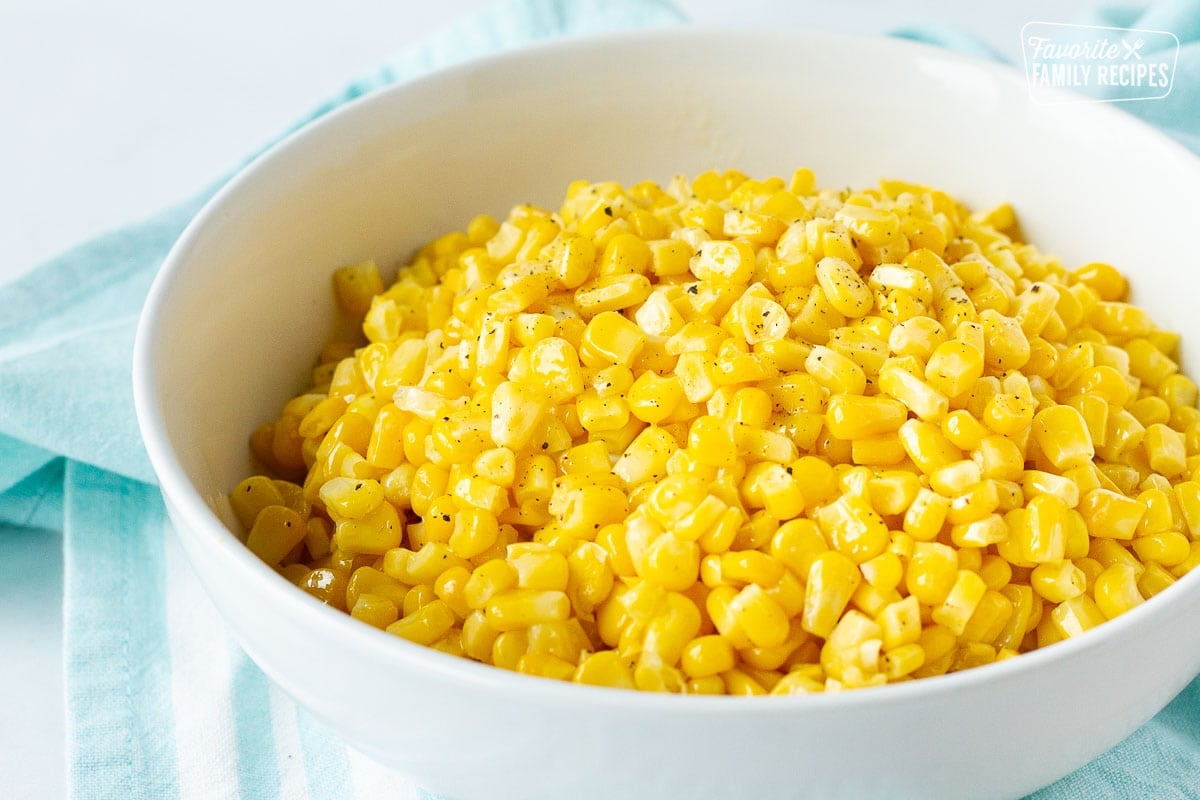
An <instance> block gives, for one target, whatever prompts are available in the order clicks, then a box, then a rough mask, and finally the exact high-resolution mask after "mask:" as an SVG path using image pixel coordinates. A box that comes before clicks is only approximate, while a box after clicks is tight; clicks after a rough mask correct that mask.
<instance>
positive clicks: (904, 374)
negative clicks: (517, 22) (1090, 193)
mask: <svg viewBox="0 0 1200 800" xmlns="http://www.w3.org/2000/svg"><path fill="white" fill-rule="evenodd" d="M1019 236H1020V230H1019V226H1018V225H1017V222H1016V218H1015V216H1014V215H1013V212H1012V209H1011V207H1008V206H1004V205H1001V206H1000V207H998V208H996V209H994V210H992V211H990V212H987V213H979V214H971V213H970V212H969V211H967V210H966V209H964V208H963V207H962V206H961V205H960V204H958V203H957V201H955V200H954V199H953V198H951V197H949V196H947V195H945V194H943V193H941V192H938V191H936V190H932V189H929V188H927V187H922V186H918V185H915V184H905V183H901V182H897V181H885V182H883V183H882V184H881V186H880V188H879V189H871V190H864V191H860V192H834V191H827V190H821V189H818V188H817V187H816V184H815V181H814V179H813V177H812V174H811V173H810V172H808V171H806V170H800V171H797V173H796V174H795V175H794V176H793V177H792V179H791V181H790V183H788V182H785V181H784V180H782V179H778V178H771V179H766V180H755V179H751V178H749V177H747V176H746V175H744V174H742V173H739V172H736V171H727V172H710V173H705V174H704V175H701V176H698V177H697V178H695V179H694V180H691V181H689V180H688V179H686V178H682V177H680V178H676V179H674V180H673V181H672V182H671V183H670V184H669V185H666V186H664V187H659V186H657V185H655V184H653V183H651V182H644V183H641V184H637V185H636V186H632V187H629V188H624V187H621V186H620V185H618V184H616V183H612V182H609V183H598V184H589V183H587V182H584V181H578V182H576V183H574V184H572V185H571V186H570V187H569V189H568V191H567V194H566V197H565V198H564V200H563V203H562V205H561V206H560V207H559V208H558V209H557V210H552V209H538V208H535V207H533V206H527V205H522V206H517V207H516V208H514V209H513V210H512V212H511V213H510V214H509V216H508V217H507V219H505V220H493V219H491V218H489V217H486V216H481V217H478V218H476V219H475V220H472V221H471V222H470V224H469V225H468V226H467V227H466V229H465V231H462V232H455V233H449V234H446V235H444V236H441V237H439V238H438V239H435V240H434V241H432V242H430V243H429V244H428V245H426V246H425V247H423V248H421V249H420V250H419V251H418V252H417V254H416V256H415V257H414V259H413V261H412V263H410V264H408V265H406V266H404V267H402V268H401V269H400V271H399V275H398V278H397V280H396V281H395V283H394V284H393V285H392V286H391V287H389V288H386V289H385V288H384V286H383V281H382V278H381V276H380V274H379V270H378V268H376V267H375V265H374V264H372V263H370V262H363V263H361V264H357V265H352V266H350V267H345V268H343V269H341V270H339V271H338V272H337V274H336V275H335V278H334V287H335V294H336V297H337V299H338V302H339V304H340V305H341V307H342V309H343V311H345V312H346V313H347V314H349V315H350V316H351V317H352V318H353V319H355V320H356V323H355V324H359V325H360V326H361V330H362V332H363V334H365V336H366V341H367V344H366V345H365V346H361V347H360V346H357V345H355V344H352V343H348V342H339V343H335V344H333V345H330V346H329V347H327V348H326V349H325V350H324V351H323V352H322V354H321V357H320V359H319V362H320V366H319V367H318V368H317V369H316V370H314V371H313V375H312V380H313V383H314V385H313V386H312V387H310V388H309V389H308V390H306V391H305V392H303V393H302V394H300V395H297V396H296V397H295V398H293V399H292V400H290V401H289V402H288V403H286V404H285V405H284V407H283V409H282V411H281V413H280V415H279V417H278V419H277V420H275V421H273V422H269V423H267V424H265V425H263V426H261V427H260V428H259V429H257V430H256V431H255V432H254V433H253V435H252V436H251V450H252V453H253V454H254V456H255V457H256V458H257V459H259V460H260V461H261V463H262V464H263V466H264V467H266V468H269V469H273V470H278V471H279V472H280V477H281V478H286V480H282V479H279V480H272V479H270V478H267V477H264V476H256V477H254V478H251V479H248V480H247V481H244V482H243V483H241V484H239V485H238V486H237V487H236V488H235V490H234V492H233V493H231V496H230V506H231V508H232V511H233V515H234V516H235V517H236V518H237V519H238V521H239V522H240V523H241V526H242V528H243V530H245V531H247V534H248V535H247V544H248V545H249V546H250V548H251V549H252V550H253V551H254V552H256V553H258V554H259V555H260V556H261V557H262V558H263V559H264V560H266V561H268V562H269V563H271V564H272V565H273V566H275V567H276V568H277V569H278V570H279V571H280V572H281V573H282V574H284V575H285V577H287V579H288V580H290V581H292V582H293V583H295V584H297V585H299V586H300V587H301V588H302V589H303V590H304V591H307V592H309V593H310V594H312V595H314V596H316V597H317V598H319V599H320V600H322V601H323V602H326V603H328V604H330V605H333V606H334V607H336V608H339V609H342V610H344V611H346V612H347V613H348V614H350V615H351V616H353V617H356V618H358V619H360V620H362V621H364V622H366V623H368V624H371V625H373V626H375V627H379V628H384V629H387V630H390V631H391V632H392V633H394V634H396V635H399V636H401V637H403V638H408V639H410V640H413V641H417V642H421V643H423V644H426V645H428V646H431V647H434V648H436V649H439V650H442V651H443V652H446V653H450V654H454V655H459V656H465V657H468V658H472V659H474V660H477V661H482V662H485V663H491V664H494V665H496V666H500V667H502V668H505V669H511V670H516V671H521V672H524V673H526V674H531V675H537V676H541V677H550V678H556V679H566V680H573V681H576V682H583V683H591V684H595V685H602V686H614V687H622V688H636V689H641V690H654V691H675V692H686V693H697V694H699V693H732V694H763V693H775V694H789V693H803V692H811V691H831V690H840V689H848V688H856V687H861V686H870V685H878V684H880V683H886V682H892V681H900V680H908V679H913V678H923V677H927V676H930V675H937V674H942V673H945V672H948V671H953V670H958V669H964V668H969V667H973V666H977V665H980V664H984V663H990V662H992V661H996V660H1002V659H1006V658H1010V657H1012V656H1014V655H1016V654H1018V653H1020V652H1023V651H1025V650H1028V649H1030V648H1031V647H1035V646H1042V645H1045V644H1049V643H1051V642H1054V641H1059V640H1061V639H1064V638H1068V637H1071V636H1075V635H1078V634H1081V633H1083V632H1084V631H1086V630H1088V629H1090V628H1091V627H1094V626H1095V625H1098V624H1100V623H1102V622H1103V621H1104V620H1105V619H1108V618H1111V617H1112V616H1115V615H1117V614H1119V613H1123V612H1124V611H1125V610H1128V609H1129V608H1132V607H1133V606H1134V605H1136V604H1137V603H1139V602H1141V601H1142V599H1143V598H1147V597H1150V596H1152V595H1154V594H1156V593H1158V592H1161V591H1164V590H1165V589H1166V588H1167V587H1168V586H1170V585H1171V584H1172V583H1173V582H1174V581H1175V580H1176V579H1178V578H1179V577H1181V576H1182V575H1184V574H1185V573H1186V572H1188V571H1190V570H1191V569H1193V568H1194V567H1196V566H1200V543H1197V542H1196V541H1195V538H1197V537H1200V483H1198V482H1197V481H1196V480H1195V479H1197V478H1200V410H1197V409H1196V408H1195V404H1196V401H1197V395H1198V392H1197V390H1196V384H1195V383H1194V382H1192V381H1191V380H1189V379H1188V378H1185V377H1183V376H1182V375H1181V374H1180V372H1179V365H1178V362H1177V361H1176V360H1175V359H1176V356H1175V354H1176V352H1177V348H1178V346H1179V337H1178V335H1176V334H1172V333H1170V332H1165V331H1160V330H1158V329H1157V328H1155V326H1154V324H1153V322H1152V321H1151V320H1150V318H1149V316H1148V315H1147V314H1146V313H1145V312H1144V311H1142V310H1141V309H1139V308H1136V307H1135V306H1132V305H1129V304H1128V302H1127V300H1126V298H1127V293H1128V286H1127V284H1126V282H1125V279H1124V278H1123V277H1122V276H1121V275H1120V273H1119V272H1117V271H1116V270H1115V269H1114V268H1113V267H1111V266H1109V265H1107V264H1101V263H1093V264H1087V265H1084V266H1082V267H1080V268H1078V269H1076V270H1074V271H1073V272H1068V271H1067V270H1065V269H1064V268H1063V267H1062V266H1061V265H1060V264H1059V263H1058V262H1056V261H1054V260H1053V259H1050V258H1048V257H1045V256H1043V255H1041V254H1039V253H1037V251H1036V250H1034V249H1033V248H1032V247H1031V246H1030V245H1026V244H1022V243H1020V242H1019ZM802 453H803V454H804V455H803V456H801V454H802ZM302 478H303V480H301V479H302ZM301 483H302V484H303V485H302V486H301V485H300V484H301ZM597 648H599V649H597Z"/></svg>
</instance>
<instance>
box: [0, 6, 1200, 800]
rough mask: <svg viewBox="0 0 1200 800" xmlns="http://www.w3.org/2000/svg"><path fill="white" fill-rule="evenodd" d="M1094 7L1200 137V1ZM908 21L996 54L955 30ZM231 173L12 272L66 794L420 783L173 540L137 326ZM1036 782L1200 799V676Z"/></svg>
mask: <svg viewBox="0 0 1200 800" xmlns="http://www.w3.org/2000/svg"><path fill="white" fill-rule="evenodd" d="M679 20H680V15H679V14H678V13H677V12H676V11H675V10H674V9H673V8H671V7H670V6H669V5H667V4H665V2H658V1H657V0H645V1H642V0H608V1H607V2H606V1H605V0H588V1H587V2H573V1H572V0H509V2H504V3H501V4H499V5H496V6H493V7H491V8H490V9H488V10H487V11H484V12H482V13H480V14H476V15H473V16H470V17H466V18H464V19H462V20H461V21H460V22H458V23H457V24H456V25H454V26H452V27H451V28H449V29H446V30H444V31H442V32H441V33H439V34H436V35H434V36H431V37H429V38H428V39H427V40H425V41H424V42H423V43H421V44H420V45H419V46H417V47H414V48H412V49H410V50H408V51H405V52H404V53H401V54H399V55H398V56H396V57H395V58H393V59H391V60H389V62H388V63H387V64H385V65H384V66H383V67H381V68H380V69H379V70H378V71H377V72H376V73H374V74H372V75H369V76H367V77H365V78H363V79H361V80H358V81H355V82H354V83H352V84H350V85H349V86H348V87H347V88H346V89H345V90H344V91H343V92H342V93H341V94H340V95H339V96H337V97H335V98H332V99H331V100H330V101H329V102H327V103H326V104H324V105H323V106H322V107H320V108H318V109H316V110H315V111H314V112H313V113H312V114H310V115H309V116H308V117H307V118H306V119H305V120H303V121H302V123H301V124H303V123H304V122H308V121H310V120H311V119H313V118H315V117H317V116H320V115H321V114H323V113H326V112H327V111H329V110H332V109H333V108H336V107H337V106H339V105H341V104H343V103H345V102H348V101H349V100H352V99H354V98H355V97H358V96H360V95H362V94H365V93H367V92H370V91H372V90H374V89H377V88H379V87H382V86H385V85H388V84H390V83H392V82H395V81H397V80H403V79H406V78H409V77H412V76H415V75H419V74H421V73H423V72H426V71H428V70H432V69H436V68H439V67H442V66H445V65H448V64H451V63H454V62H456V61H461V60H464V59H467V58H471V57H476V56H479V55H483V54H486V53H489V52H493V51H496V50H500V49H503V48H509V47H517V46H520V45H522V44H526V43H529V42H533V41H537V40H541V39H545V38H550V37H555V36H564V35H572V34H576V33H584V32H596V31H601V30H605V29H612V28H620V27H631V26H639V25H660V24H669V23H674V22H677V21H679ZM1086 21H1087V22H1090V23H1091V24H1106V25H1119V26H1122V27H1144V28H1153V29H1158V30H1170V31H1172V32H1174V33H1175V34H1176V35H1178V36H1179V38H1180V39H1181V40H1182V41H1183V47H1182V49H1181V52H1180V58H1179V68H1178V71H1177V74H1176V79H1175V89H1174V91H1173V92H1172V94H1171V96H1170V97H1168V98H1167V99H1165V100H1158V101H1147V102H1141V103H1131V104H1123V106H1122V108H1124V109H1125V110H1127V111H1130V112H1132V113H1135V114H1137V115H1139V116H1141V117H1143V118H1144V119H1147V120H1148V121H1150V122H1152V123H1153V124H1156V125H1158V126H1159V127H1161V128H1163V129H1164V130H1166V131H1167V132H1168V133H1169V134H1170V135H1172V136H1174V137H1175V138H1177V139H1178V140H1180V141H1181V142H1183V143H1184V144H1186V145H1188V146H1189V147H1191V148H1192V149H1193V150H1194V151H1196V152H1200V0H1185V1H1179V0H1177V1H1176V2H1170V3H1162V4H1159V5H1156V6H1154V7H1153V8H1151V9H1150V10H1148V11H1145V12H1144V13H1141V12H1132V11H1128V10H1122V11H1102V12H1096V14H1094V15H1093V16H1092V17H1090V18H1089V19H1088V20H1086ZM898 35H902V36H906V37H908V38H913V39H918V40H922V41H927V42H932V43H935V44H939V45H942V46H947V47H951V48H954V49H958V50H963V51H967V52H975V53H980V54H984V55H993V56H994V54H993V53H991V52H990V51H989V50H988V49H987V48H985V47H981V46H980V45H979V43H978V42H976V41H974V40H972V39H970V38H968V37H964V36H963V35H961V34H957V33H955V32H953V31H938V30H935V29H932V28H919V29H910V30H906V31H902V32H900V33H899V34H898ZM1015 35H1016V32H1015V31H1014V36H1015ZM222 182H223V181H222ZM220 183H221V182H218V183H217V184H214V185H213V186H212V187H210V188H209V189H207V190H205V191H203V192H201V193H200V194H199V195H198V196H197V197H195V198H193V199H191V200H189V201H186V202H184V203H182V204H180V205H178V206H176V207H174V208H171V209H168V210H166V211H164V212H162V213H160V214H159V215H156V216H155V217H153V218H151V219H149V220H147V221H144V222H142V223H139V224H135V225H131V226H129V227H127V228H124V229H121V230H118V231H116V232H114V233H112V234H109V235H108V236H104V237H101V238H99V239H96V240H94V241H92V242H90V243H88V244H86V245H84V246H82V247H80V248H77V249H75V250H72V251H70V252H68V253H66V254H64V255H62V256H60V257H58V258H57V259H54V260H52V261H50V262H48V263H46V264H44V265H42V266H41V267H39V268H37V269H35V270H33V271H32V272H30V273H29V274H27V275H26V276H25V277H23V278H21V279H19V280H17V281H16V282H14V283H11V284H9V285H7V286H4V287H0V309H2V311H0V386H3V387H4V392H3V393H2V394H0V523H4V524H8V525H15V526H25V527H31V528H49V529H58V528H60V527H61V528H62V529H63V531H64V547H65V565H66V573H65V583H64V585H65V589H64V593H65V598H64V614H65V656H64V661H65V664H66V667H65V669H66V690H67V716H68V720H67V723H68V724H67V730H68V733H67V750H68V766H69V770H70V776H69V778H70V788H71V794H72V796H73V797H77V798H100V797H112V798H139V797H146V798H161V797H176V796H177V797H183V798H193V797H241V798H275V797H281V798H293V797H305V796H307V797H310V798H314V799H315V800H325V799H326V798H341V797H363V798H373V797H383V796H388V797H416V796H422V795H423V793H421V792H420V791H419V790H417V789H415V788H414V787H413V786H412V785H411V784H410V783H409V782H407V781H406V780H405V779H403V778H402V777H400V776H398V775H396V774H395V773H393V772H390V771H388V770H386V769H384V768H382V767H379V766H378V765H375V764H374V763H372V762H370V761H368V760H367V759H365V758H363V757H362V756H359V755H358V754H357V753H356V752H355V751H353V750H351V749H349V748H348V747H346V746H345V745H344V744H343V743H342V742H341V741H340V740H339V739H338V738H337V737H335V736H333V735H331V734H330V733H329V732H328V731H326V730H325V729H324V728H323V727H322V726H320V725H319V724H318V723H316V722H314V721H313V720H312V719H311V718H310V717H308V715H307V714H305V713H304V712H303V711H302V710H299V709H297V708H296V707H295V705H294V704H293V703H292V702H291V701H290V700H289V699H288V698H286V696H284V695H283V694H282V693H281V692H280V691H279V690H277V689H275V688H274V687H273V686H272V685H270V684H269V682H268V681H267V680H266V679H265V678H264V677H263V675H262V673H261V672H259V671H258V669H257V668H256V667H254V665H253V664H252V663H251V662H250V661H249V660H248V659H247V658H246V657H245V655H244V654H242V653H241V651H240V650H239V649H238V648H237V647H236V646H234V645H233V644H231V643H229V640H228V639H227V637H226V636H225V634H224V632H223V629H222V626H221V623H220V620H219V618H218V617H217V615H216V612H215V611H214V610H213V609H212V608H211V606H209V605H208V602H207V600H206V598H205V597H204V595H203V592H202V591H201V590H200V588H199V585H198V584H197V582H196V581H195V578H194V576H193V575H192V574H191V573H190V571H189V568H188V566H187V564H186V562H185V559H184V558H183V556H182V554H181V552H180V551H179V547H178V545H177V543H176V541H175V539H174V537H173V536H169V535H167V533H168V527H169V526H168V524H167V522H166V519H165V515H164V513H163V509H162V504H161V500H160V499H159V496H158V492H157V490H156V489H155V488H154V487H153V486H152V485H151V484H152V483H153V480H154V476H153V474H152V472H151V470H150V468H149V464H148V461H147V459H146V456H145V453H144V451H143V449H142V447H141V444H140V439H139V436H138V433H137V428H136V425H135V422H134V417H133V406H132V400H131V392H130V388H129V364H130V356H131V347H132V340H133V331H134V325H135V322H136V318H137V314H138V312H139V310H140V308H141V305H142V302H143V300H144V297H145V293H146V291H147V289H148V287H149V284H150V282H151V280H152V279H153V276H154V273H155V271H156V270H157V268H158V266H159V264H160V263H161V260H162V258H163V256H164V255H165V253H166V251H167V250H168V249H169V247H170V245H171V244H172V242H173V241H174V240H175V238H176V237H177V236H178V235H179V233H180V231H181V230H182V229H183V227H184V226H185V225H186V224H187V222H188V220H190V219H191V217H192V216H193V215H194V214H195V212H196V211H197V210H198V209H199V207H200V206H201V205H202V204H203V202H204V201H205V200H206V199H207V198H208V197H209V196H210V195H211V194H212V192H213V191H215V189H216V188H217V187H218V186H219V185H220ZM214 643H215V644H214ZM1035 797H1036V798H1038V800H1051V799H1054V800H1058V799H1059V798H1062V799H1064V800H1066V799H1067V798H1089V800H1090V799H1091V798H1127V797H1156V798H1200V680H1198V681H1197V682H1194V683H1193V684H1192V685H1191V686H1190V687H1189V688H1188V689H1186V690H1185V691H1184V692H1183V693H1182V694H1181V695H1180V696H1179V697H1178V698H1176V700H1175V701H1174V702H1172V703H1171V705H1169V706H1168V707H1167V708H1166V709H1165V710H1164V711H1163V712H1162V713H1161V714H1159V715H1158V716H1157V717H1155V719H1154V720H1152V721H1151V722H1150V723H1148V724H1147V725H1146V726H1144V727H1143V728H1142V729H1140V730H1139V731H1137V732H1136V733H1135V734H1133V735H1132V736H1131V737H1129V738H1128V739H1127V740H1126V741H1124V742H1123V743H1121V744H1120V745H1119V746H1117V747H1116V748H1114V749H1113V750H1112V751H1110V752H1109V753H1107V754H1105V755H1104V756H1102V757H1101V758H1099V759H1097V760H1096V761H1094V762H1092V763H1091V764H1089V765H1087V766H1086V767H1084V768H1082V769H1081V770H1079V771H1077V772H1075V773H1074V774H1072V775H1070V776H1068V777H1066V778H1064V779H1063V780H1061V781H1059V782H1058V783H1056V784H1054V785H1053V786H1050V787H1047V788H1046V789H1044V790H1042V791H1041V792H1038V793H1037V794H1036V795H1035Z"/></svg>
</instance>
